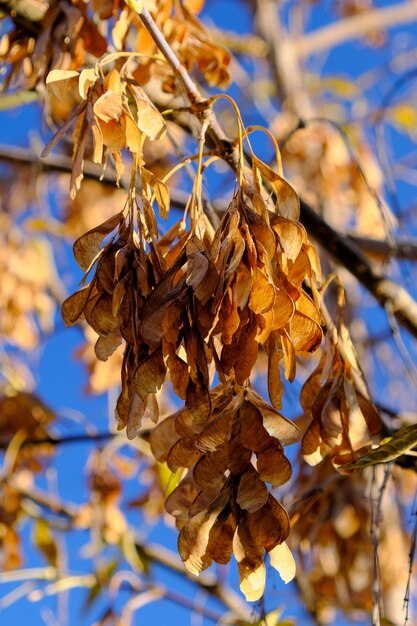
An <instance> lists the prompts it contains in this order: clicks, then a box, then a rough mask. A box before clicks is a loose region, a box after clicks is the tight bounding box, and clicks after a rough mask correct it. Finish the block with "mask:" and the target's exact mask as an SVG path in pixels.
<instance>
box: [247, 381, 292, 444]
mask: <svg viewBox="0 0 417 626" xmlns="http://www.w3.org/2000/svg"><path fill="white" fill-rule="evenodd" d="M246 397H247V399H248V400H249V401H250V402H251V403H252V404H253V405H254V406H256V408H257V409H258V410H259V411H260V412H261V414H262V422H263V426H264V428H265V430H266V431H267V432H268V434H269V435H270V436H271V437H274V439H278V440H279V441H280V442H281V443H282V444H283V445H290V444H292V443H296V442H297V441H299V439H300V430H299V428H298V426H296V425H295V424H294V422H291V420H289V419H287V418H286V417H284V416H283V415H281V413H278V411H276V410H275V409H274V408H273V407H272V406H270V405H269V404H267V403H266V402H265V401H264V400H263V399H262V398H261V396H259V395H258V394H257V393H256V392H255V391H253V389H250V388H248V389H247V390H246Z"/></svg>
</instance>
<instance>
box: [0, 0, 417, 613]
mask: <svg viewBox="0 0 417 626" xmlns="http://www.w3.org/2000/svg"><path fill="white" fill-rule="evenodd" d="M291 4H292V3H288V5H291ZM330 4H331V3H330V2H321V3H318V6H316V5H313V6H312V9H311V21H310V25H309V28H311V29H315V28H319V27H320V26H322V25H323V24H324V23H326V21H328V20H329V19H332V18H331V17H330V18H329V15H330V16H331V13H329V6H330ZM375 4H377V5H378V6H382V5H384V4H392V3H387V2H377V3H375ZM203 20H206V21H213V22H214V23H215V24H216V26H218V27H220V28H225V29H226V30H233V31H235V32H237V33H248V32H250V31H251V28H252V21H251V14H250V11H249V8H248V5H247V4H246V3H245V2H238V1H237V0H236V1H234V0H228V1H224V0H223V1H221V0H208V2H207V7H206V9H205V10H204V12H203ZM401 30H404V28H403V29H401ZM406 31H407V34H408V36H409V38H410V40H413V41H414V44H417V28H416V26H415V24H414V25H412V26H409V27H407V28H406ZM397 33H398V30H394V31H393V32H392V33H391V34H390V35H389V37H388V42H387V46H386V48H384V49H382V50H381V49H372V48H371V47H369V46H366V45H365V44H363V43H361V42H357V43H355V44H354V45H351V44H346V45H343V46H340V47H339V48H336V49H335V50H334V51H333V52H332V53H331V54H330V55H329V56H328V57H327V58H326V59H324V60H323V59H320V60H318V59H315V60H314V61H313V62H312V63H311V64H310V66H311V69H313V70H314V69H315V68H318V67H320V68H321V69H320V71H321V73H322V74H323V75H326V74H328V75H335V74H337V75H340V74H341V75H346V76H347V77H349V79H351V80H356V78H357V76H358V75H359V74H360V73H362V72H363V71H364V70H365V69H368V68H373V67H375V66H376V64H378V65H379V64H380V63H381V59H382V61H384V62H385V60H386V59H387V58H389V56H390V55H391V53H392V45H394V41H395V36H396V34H397ZM242 62H243V63H246V62H245V60H244V59H243V60H242ZM247 66H248V68H250V67H251V65H250V63H249V64H247ZM390 80H391V78H390V77H389V76H388V75H387V77H386V80H385V81H384V82H383V86H382V87H381V88H380V90H375V93H374V95H373V97H374V98H375V103H377V102H378V100H379V99H380V98H381V97H382V94H383V93H384V92H386V89H387V88H388V86H389V83H390ZM384 90H385V91H384ZM1 116H2V125H1V128H2V135H1V143H2V144H10V145H21V146H28V145H30V141H31V139H30V137H31V133H33V132H36V133H37V134H38V136H39V137H41V138H42V140H44V139H45V137H46V133H45V124H44V123H43V121H42V118H41V114H40V111H39V108H38V106H37V105H36V104H30V105H26V106H24V107H20V108H18V109H16V110H11V111H2V112H1ZM251 116H253V118H252V119H250V123H252V124H253V123H257V122H260V123H262V121H263V120H262V119H261V117H260V116H259V115H258V114H257V113H256V111H253V112H251ZM245 121H247V120H245ZM387 132H388V133H389V135H390V136H389V139H390V141H391V143H392V142H393V141H395V144H396V150H397V151H398V152H401V151H402V150H406V149H408V147H409V139H407V138H405V137H404V135H403V134H399V133H397V132H396V131H395V130H393V129H389V130H388V131H387ZM0 173H1V170H0ZM400 192H401V195H400V200H401V203H402V204H403V205H404V206H406V205H407V204H408V203H409V202H410V200H411V199H412V197H413V196H412V194H413V189H412V188H410V187H409V186H407V185H402V186H401V187H400ZM414 234H415V233H414ZM60 254H61V257H60V258H59V259H58V262H59V264H60V266H61V267H62V268H65V267H67V268H69V270H70V272H74V274H73V278H74V279H75V280H74V283H73V284H67V285H66V286H67V288H68V289H69V290H71V289H73V288H74V287H75V284H76V282H77V280H79V279H80V278H81V275H80V272H79V270H78V269H77V267H76V265H75V263H74V261H73V260H72V254H71V248H70V246H69V245H68V246H66V247H64V248H62V247H61V248H60ZM64 257H65V258H64ZM65 274H68V270H67V271H65ZM374 322H375V320H374ZM56 323H57V327H59V328H60V330H59V332H58V333H57V334H56V335H54V336H52V337H50V338H47V339H46V340H45V342H44V343H43V345H42V348H41V352H40V355H38V356H39V358H38V357H36V358H33V359H32V360H31V361H30V362H31V363H32V364H33V371H32V374H33V376H34V378H35V380H36V388H37V392H38V393H39V394H40V396H41V397H43V398H44V399H45V400H46V401H47V402H48V403H49V404H50V405H51V407H52V408H53V409H54V410H55V411H56V412H57V414H58V415H61V416H65V415H67V414H70V413H71V412H74V411H75V412H79V413H80V414H82V415H84V416H86V418H87V420H88V421H89V422H90V423H91V424H94V426H95V428H96V429H97V430H98V431H105V430H107V428H108V423H109V420H108V398H107V397H104V396H101V397H95V396H89V395H87V394H86V393H85V392H84V391H83V388H84V386H85V371H84V369H83V365H82V364H81V363H80V362H79V360H77V359H76V357H75V351H76V348H77V347H78V346H79V345H80V343H81V341H80V339H81V335H80V332H79V331H78V330H76V329H69V330H63V329H62V322H61V321H60V319H59V312H58V313H57V319H56ZM295 395H296V394H295V392H294V391H292V392H291V393H290V396H291V401H287V407H286V408H287V409H288V413H289V414H293V415H294V414H296V412H297V410H298V409H297V406H295V405H294V404H293V402H292V399H293V398H294V396H295ZM59 430H60V432H61V434H70V433H71V432H79V430H80V426H79V425H77V424H76V423H75V422H71V420H68V419H62V420H60V424H59ZM90 450H91V448H90V446H89V445H88V444H85V443H82V444H72V445H71V446H66V447H65V448H62V450H60V451H59V452H58V454H57V455H56V457H55V460H54V464H53V466H54V470H53V471H51V472H52V474H55V477H54V480H56V482H57V487H58V491H59V492H60V493H61V494H63V495H64V497H65V498H67V499H69V500H73V501H75V502H80V501H82V500H84V499H85V497H86V496H87V487H86V476H85V466H86V463H87V459H88V456H89V453H90ZM290 454H291V453H290ZM292 454H294V452H293V453H292ZM39 484H40V485H41V486H43V485H45V478H41V479H40V482H39ZM136 494H137V485H136V484H134V483H131V484H129V486H128V488H127V491H126V494H125V498H126V500H128V499H130V498H133V497H135V495H136ZM129 516H130V518H131V519H132V521H133V522H134V524H135V525H136V526H137V527H138V528H139V529H140V531H141V532H142V534H148V533H149V540H151V541H154V542H162V543H163V544H165V545H167V546H169V547H170V548H171V549H173V550H175V546H176V532H175V531H174V530H172V529H167V528H166V527H165V526H163V525H162V524H159V525H157V526H156V527H155V528H153V529H151V528H150V525H148V524H147V523H146V521H144V520H143V519H140V516H139V514H138V513H137V512H135V511H133V512H131V513H129ZM22 532H23V536H24V537H25V538H26V541H25V546H26V549H27V553H26V566H28V567H30V566H34V565H35V564H38V563H39V559H38V555H37V553H36V551H34V550H32V551H31V550H30V547H29V546H30V541H29V537H30V533H31V529H30V524H26V525H24V526H23V528H22ZM85 541H86V535H85V533H77V532H74V533H72V534H71V538H70V539H69V541H68V547H69V554H70V557H71V570H72V571H73V572H77V573H78V572H88V571H89V570H90V568H91V564H92V563H91V560H90V559H86V558H83V557H82V556H81V555H80V549H81V548H82V546H83V545H84V543H85ZM109 554H111V550H110V551H109ZM231 571H232V578H233V580H234V582H235V584H236V581H237V575H236V571H235V567H234V565H232V566H231ZM159 576H160V580H161V581H162V582H163V583H164V584H166V585H167V586H168V587H169V588H171V589H174V590H175V591H177V592H179V593H181V594H184V595H189V596H190V597H193V593H194V587H193V585H192V584H191V583H186V582H184V581H183V580H181V578H180V577H178V576H173V575H172V574H168V573H167V572H165V571H162V570H160V572H158V577H159ZM12 588H14V585H2V588H1V589H0V597H1V596H2V595H5V594H6V593H8V592H10V590H11V589H12ZM85 596H86V592H85V590H72V591H71V594H70V599H69V603H68V611H69V619H68V624H70V625H72V624H79V625H80V626H84V625H85V626H87V625H89V624H92V623H93V622H94V620H95V619H97V617H98V615H99V614H100V612H102V611H103V608H104V603H103V602H102V601H101V602H99V603H97V604H96V605H93V607H92V609H91V611H90V612H88V613H82V612H81V609H80V607H82V605H83V602H84V601H85ZM125 600H126V596H124V595H123V592H122V594H121V596H120V598H119V602H120V603H123V602H125ZM265 600H266V606H267V608H268V609H272V608H273V607H276V606H281V607H284V608H285V612H284V615H286V616H294V617H296V618H297V619H298V621H297V624H298V625H299V626H308V624H310V623H311V622H310V620H309V618H308V616H307V614H306V613H305V611H304V610H303V609H302V608H301V607H300V605H299V603H298V601H297V597H296V592H295V588H294V587H293V586H292V585H289V586H288V587H284V585H283V584H282V583H280V581H279V580H278V576H277V575H275V574H273V573H272V572H269V573H268V592H267V594H266V599H265ZM199 601H202V602H203V603H206V602H207V606H210V607H211V608H213V609H216V610H219V608H220V607H219V605H218V603H217V602H215V601H212V600H211V599H209V598H203V597H200V598H199ZM56 611H57V599H56V597H50V598H49V597H47V598H44V599H42V600H41V601H40V602H39V603H33V602H30V601H29V600H28V599H27V598H22V599H21V600H20V601H18V602H16V603H14V604H13V605H11V606H10V607H9V608H7V609H5V610H4V611H2V613H1V614H0V624H5V625H6V624H11V623H13V622H15V623H19V624H20V623H25V622H27V621H30V624H31V626H41V625H42V626H43V625H44V624H48V625H49V624H51V625H52V624H55V623H58V622H54V621H53V619H52V617H51V614H56ZM168 620H169V621H170V622H172V623H174V624H178V625H182V624H184V626H185V625H188V624H190V626H194V624H195V625H197V624H199V625H200V624H201V626H205V624H209V623H212V622H210V621H208V620H202V621H198V620H197V619H194V621H193V618H192V617H191V616H190V611H189V610H188V609H184V608H181V607H179V606H177V605H175V604H173V603H169V602H166V601H158V602H153V603H151V604H149V605H147V606H145V607H143V608H142V609H141V611H140V612H138V613H137V614H136V616H135V618H134V620H133V624H134V625H136V624H150V623H152V622H154V623H158V624H159V623H160V624H164V623H167V622H168ZM338 623H339V624H341V625H342V624H343V621H342V619H340V621H338ZM364 623H365V622H364Z"/></svg>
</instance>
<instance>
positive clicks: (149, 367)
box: [133, 350, 166, 400]
mask: <svg viewBox="0 0 417 626" xmlns="http://www.w3.org/2000/svg"><path fill="white" fill-rule="evenodd" d="M165 375H166V368H165V363H164V358H163V356H162V350H155V351H154V352H152V354H151V355H150V356H148V357H147V358H146V359H145V360H144V361H142V363H140V364H139V366H138V367H137V369H136V371H135V373H134V375H133V387H134V389H135V391H136V393H137V394H138V395H139V397H140V398H141V399H142V400H144V399H145V398H146V397H147V396H148V395H149V394H150V393H156V392H157V391H158V390H159V389H160V388H161V387H162V385H163V383H164V380H165Z"/></svg>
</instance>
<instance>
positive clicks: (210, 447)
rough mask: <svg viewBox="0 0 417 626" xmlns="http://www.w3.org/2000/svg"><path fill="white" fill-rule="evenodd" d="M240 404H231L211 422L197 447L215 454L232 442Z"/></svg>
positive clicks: (201, 435)
mask: <svg viewBox="0 0 417 626" xmlns="http://www.w3.org/2000/svg"><path fill="white" fill-rule="evenodd" d="M237 408H238V404H237V403H236V401H234V402H230V403H229V404H228V405H227V406H226V408H225V409H223V411H222V412H221V413H219V415H217V417H215V418H214V419H213V420H211V421H210V422H209V423H208V424H207V426H205V428H204V430H202V432H201V433H200V435H199V437H198V439H197V443H196V445H197V447H198V449H199V450H201V451H202V452H214V451H215V450H217V449H218V448H220V447H222V446H223V445H224V444H225V443H226V442H227V441H229V440H230V437H231V435H232V426H233V421H234V419H235V417H236V411H237Z"/></svg>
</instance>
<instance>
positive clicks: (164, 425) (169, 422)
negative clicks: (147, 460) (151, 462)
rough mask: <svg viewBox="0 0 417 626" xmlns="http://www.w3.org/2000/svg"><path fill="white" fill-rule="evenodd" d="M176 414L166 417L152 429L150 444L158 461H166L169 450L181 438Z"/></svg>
mask: <svg viewBox="0 0 417 626" xmlns="http://www.w3.org/2000/svg"><path fill="white" fill-rule="evenodd" d="M175 419H176V415H171V416H170V417H166V418H165V419H164V420H163V421H162V422H160V423H159V424H158V426H156V427H155V428H153V429H152V430H151V434H150V444H151V450H152V454H153V456H154V457H155V459H156V460H157V461H159V462H160V463H161V462H164V461H166V460H167V458H168V454H169V451H170V450H171V448H172V447H173V445H174V444H175V443H176V442H177V441H178V440H179V435H178V433H177V431H176V428H175Z"/></svg>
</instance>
